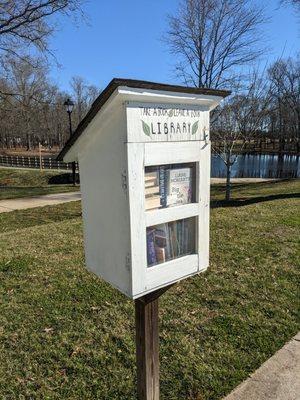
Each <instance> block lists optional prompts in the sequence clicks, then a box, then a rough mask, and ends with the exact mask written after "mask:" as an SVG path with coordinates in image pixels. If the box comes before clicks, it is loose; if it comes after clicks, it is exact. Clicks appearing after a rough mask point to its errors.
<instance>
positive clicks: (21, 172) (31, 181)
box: [0, 167, 79, 200]
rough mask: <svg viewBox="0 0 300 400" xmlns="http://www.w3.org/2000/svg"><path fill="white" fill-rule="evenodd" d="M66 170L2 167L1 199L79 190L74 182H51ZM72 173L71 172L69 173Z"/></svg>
mask: <svg viewBox="0 0 300 400" xmlns="http://www.w3.org/2000/svg"><path fill="white" fill-rule="evenodd" d="M65 174H66V172H65V171H50V170H47V171H42V172H40V171H39V170H29V169H13V168H1V167H0V200H4V199H15V198H19V197H31V196H40V195H43V194H51V193H64V192H72V191H74V190H78V189H79V188H78V187H77V186H76V187H74V186H73V185H72V184H50V183H49V180H50V182H51V180H52V181H53V180H55V178H56V180H57V179H58V178H59V177H61V176H62V175H65ZM68 174H70V173H68ZM65 176H66V175H65Z"/></svg>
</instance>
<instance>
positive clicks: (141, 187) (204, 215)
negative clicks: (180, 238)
mask: <svg viewBox="0 0 300 400" xmlns="http://www.w3.org/2000/svg"><path fill="white" fill-rule="evenodd" d="M228 94H229V93H228V92H225V91H214V90H207V89H196V88H184V87H178V86H170V85H162V84H155V83H149V82H141V81H133V80H122V79H114V80H113V81H112V82H111V83H110V84H109V85H108V87H107V88H106V89H105V90H104V91H103V92H102V94H101V95H100V96H99V98H98V99H97V100H96V101H95V103H94V104H93V106H92V108H91V110H90V112H89V113H88V114H87V116H86V117H85V119H84V120H83V121H82V122H81V124H80V125H79V126H78V128H77V130H76V132H75V134H74V136H73V137H72V138H71V140H70V141H69V142H68V143H67V144H66V146H65V148H64V149H63V150H62V152H61V154H60V158H61V159H62V158H63V159H64V161H66V162H70V161H74V160H78V161H79V168H80V181H81V192H82V206H83V222H84V241H85V255H86V265H87V268H88V269H89V270H91V271H93V272H94V273H95V274H96V275H98V276H100V277H102V278H103V279H104V280H105V281H107V282H109V283H110V284H111V285H113V286H114V287H116V288H117V289H119V290H120V291H121V292H123V293H124V294H126V295H127V296H128V297H130V298H133V299H135V298H138V297H140V296H143V295H145V294H147V293H150V292H152V291H154V290H156V289H159V288H161V287H163V286H166V285H169V284H171V283H173V282H176V281H179V280H181V279H183V278H186V277H188V276H191V275H194V274H197V273H199V272H202V271H204V270H205V269H206V268H207V267H208V263H209V187H210V141H209V112H210V110H211V109H213V108H214V107H216V106H217V104H218V103H219V102H220V101H221V99H222V98H223V97H225V96H226V95H228ZM172 124H173V125H172ZM190 162H193V163H195V166H196V186H195V189H196V197H195V202H193V203H188V204H183V205H179V206H175V207H169V208H162V209H157V210H149V211H145V167H147V166H157V165H166V164H177V163H190ZM189 217H195V218H196V228H195V229H196V232H195V234H196V250H195V252H194V253H193V254H189V255H186V256H182V257H178V258H175V259H172V260H170V261H167V262H164V263H161V264H158V265H155V266H152V267H148V266H147V248H146V247H147V242H146V229H147V227H149V226H153V225H157V224H161V223H167V222H170V221H176V220H180V219H183V218H189Z"/></svg>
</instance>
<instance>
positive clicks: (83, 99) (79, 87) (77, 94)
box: [70, 76, 99, 124]
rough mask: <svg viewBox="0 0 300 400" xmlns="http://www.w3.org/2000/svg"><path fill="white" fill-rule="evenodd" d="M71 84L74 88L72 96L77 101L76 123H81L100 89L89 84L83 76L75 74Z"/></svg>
mask: <svg viewBox="0 0 300 400" xmlns="http://www.w3.org/2000/svg"><path fill="white" fill-rule="evenodd" d="M70 85H71V89H72V95H71V96H72V98H73V100H74V102H75V110H74V113H73V115H74V116H75V118H76V120H75V122H76V124H79V122H80V121H81V120H82V118H83V117H84V116H85V114H86V113H87V111H88V109H89V108H90V106H91V104H92V102H93V101H94V100H95V99H96V97H97V96H98V95H99V90H98V88H97V87H95V86H93V85H89V84H88V83H87V81H86V80H85V79H84V78H82V77H81V76H74V77H73V78H72V79H71V82H70Z"/></svg>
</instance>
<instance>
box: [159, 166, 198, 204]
mask: <svg viewBox="0 0 300 400" xmlns="http://www.w3.org/2000/svg"><path fill="white" fill-rule="evenodd" d="M166 175H167V176H166V185H165V186H166V188H165V190H166V192H167V195H166V205H167V206H175V205H180V204H187V203H190V202H191V201H192V168H173V169H168V170H167V174H166Z"/></svg>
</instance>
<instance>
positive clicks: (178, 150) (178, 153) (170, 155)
mask: <svg viewBox="0 0 300 400" xmlns="http://www.w3.org/2000/svg"><path fill="white" fill-rule="evenodd" d="M202 147H203V143H202V142H199V141H197V142H192V143H191V142H172V143H165V142H164V143H145V166H152V165H161V164H172V163H185V162H195V161H199V160H200V151H201V148H202Z"/></svg>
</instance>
